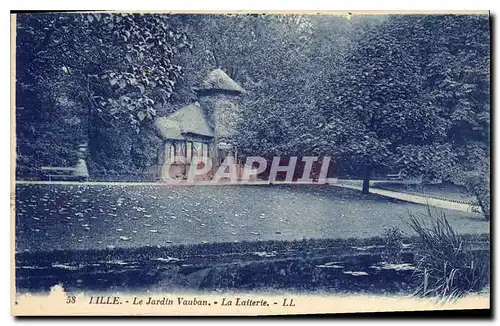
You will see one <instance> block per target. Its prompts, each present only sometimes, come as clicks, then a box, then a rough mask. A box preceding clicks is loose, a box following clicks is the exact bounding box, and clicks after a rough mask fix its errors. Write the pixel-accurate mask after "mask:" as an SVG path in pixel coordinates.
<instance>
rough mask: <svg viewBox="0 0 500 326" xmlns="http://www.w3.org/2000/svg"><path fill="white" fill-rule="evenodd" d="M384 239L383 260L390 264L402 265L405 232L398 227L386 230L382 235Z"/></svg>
mask: <svg viewBox="0 0 500 326" xmlns="http://www.w3.org/2000/svg"><path fill="white" fill-rule="evenodd" d="M382 238H383V239H384V251H383V252H382V259H383V260H384V261H386V262H388V263H390V264H399V263H401V253H402V252H403V231H401V229H400V228H398V227H390V228H386V229H384V233H383V234H382Z"/></svg>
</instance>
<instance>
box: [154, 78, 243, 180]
mask: <svg viewBox="0 0 500 326" xmlns="http://www.w3.org/2000/svg"><path fill="white" fill-rule="evenodd" d="M193 90H194V92H195V93H196V96H197V101H196V102H194V103H191V104H189V105H187V106H184V107H182V108H180V109H179V110H177V111H176V112H174V113H172V114H170V115H168V116H163V117H157V118H156V119H155V121H154V125H155V128H156V130H157V131H158V133H159V135H160V137H161V138H162V139H163V145H162V147H161V149H160V154H159V155H158V167H159V169H158V172H157V173H158V177H159V179H160V180H164V179H166V178H167V176H166V173H169V174H170V176H171V177H182V176H183V175H185V174H186V171H188V170H189V168H190V164H191V161H192V160H193V158H194V157H195V156H198V157H208V159H210V160H211V161H212V166H213V167H216V166H218V165H219V164H220V163H221V162H222V160H223V159H224V158H225V157H226V156H227V155H233V156H235V157H236V155H237V153H236V152H235V151H234V149H233V144H232V143H231V138H232V136H233V135H234V133H235V124H236V118H235V117H236V116H237V115H238V110H239V107H238V105H237V103H236V101H235V99H236V97H237V96H239V95H240V94H241V93H243V92H244V90H243V88H241V86H240V85H238V83H236V82H235V81H234V80H232V79H231V78H230V77H229V76H228V75H227V74H226V73H225V72H224V71H222V70H221V69H215V70H212V71H211V72H210V73H209V74H208V75H207V77H206V78H205V80H204V82H203V84H202V86H201V87H200V88H194V89H193ZM206 178H209V175H207V176H206Z"/></svg>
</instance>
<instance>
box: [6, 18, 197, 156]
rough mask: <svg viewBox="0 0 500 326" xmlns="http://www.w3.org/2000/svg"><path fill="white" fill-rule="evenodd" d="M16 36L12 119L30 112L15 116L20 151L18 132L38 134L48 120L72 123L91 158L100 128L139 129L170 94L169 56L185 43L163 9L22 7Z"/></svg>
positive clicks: (175, 70)
mask: <svg viewBox="0 0 500 326" xmlns="http://www.w3.org/2000/svg"><path fill="white" fill-rule="evenodd" d="M16 41H17V43H16V47H17V71H16V72H17V76H16V78H17V84H16V90H17V94H18V95H17V97H16V101H17V103H16V106H17V107H21V108H22V109H21V110H18V114H17V116H18V121H23V119H26V117H30V116H31V117H33V118H30V121H29V123H26V124H24V123H23V124H21V125H19V124H18V126H19V127H18V130H17V132H18V139H20V145H21V147H18V153H20V154H21V156H23V155H25V156H26V155H29V152H30V150H29V144H23V143H22V141H23V139H26V140H30V137H29V134H30V132H31V134H32V135H34V134H36V135H38V137H39V138H41V139H44V138H45V135H46V132H47V129H50V128H47V124H49V125H52V126H53V127H54V128H56V129H58V131H59V132H63V133H64V132H65V133H66V134H71V135H75V134H77V132H76V130H75V128H76V127H75V125H78V127H79V128H80V129H83V130H84V132H85V134H84V136H83V138H84V139H85V138H87V139H88V142H89V145H90V150H91V154H92V155H93V158H95V159H98V158H97V156H98V155H99V153H100V152H101V151H100V150H99V146H101V147H102V146H103V143H106V142H105V141H104V142H103V141H102V139H99V137H100V135H101V133H100V131H102V129H106V128H107V129H110V130H117V131H121V132H122V138H123V137H125V136H124V135H123V134H124V133H128V130H132V131H135V132H137V131H139V130H140V129H141V125H144V126H147V121H149V120H151V119H152V118H153V117H154V115H155V109H154V105H155V104H156V103H165V102H167V101H168V100H169V98H170V97H171V95H172V94H173V92H174V88H175V86H176V83H177V81H178V80H179V78H180V77H181V74H182V72H181V69H182V68H181V66H179V65H177V64H176V62H175V58H176V56H177V55H178V53H179V51H181V50H182V49H183V48H186V47H188V46H189V43H188V39H187V36H186V35H185V33H183V32H182V31H179V30H177V29H174V28H173V27H172V25H171V24H170V17H169V16H168V15H153V14H21V15H18V18H17V39H16ZM37 111H38V112H37ZM35 112H36V113H35ZM66 116H67V117H68V119H70V121H73V124H71V123H70V124H69V126H66V128H67V129H66V130H64V126H63V125H64V123H61V121H58V120H59V119H58V118H59V117H66ZM42 121H45V122H46V123H40V122H42ZM51 121H52V122H53V123H50V122H51ZM56 121H57V122H56ZM78 121H80V123H79V122H78ZM83 125H85V127H83ZM30 129H31V130H30ZM34 129H36V131H34ZM129 137H130V135H128V136H126V137H125V138H129ZM56 138H58V139H59V140H60V139H64V137H63V136H60V137H56ZM49 143H50V142H49ZM58 145H59V146H58V147H74V146H75V145H76V144H72V143H70V142H66V141H63V142H62V143H61V142H60V143H59V144H58ZM23 146H24V147H23ZM26 147H28V148H26ZM25 148H26V149H25ZM54 149H55V150H57V147H55V148H52V149H44V150H47V151H48V150H54ZM155 151H156V149H155ZM54 154H56V155H54ZM57 154H60V153H51V157H57V156H58V155H57ZM63 156H64V155H63ZM40 163H47V162H38V164H40Z"/></svg>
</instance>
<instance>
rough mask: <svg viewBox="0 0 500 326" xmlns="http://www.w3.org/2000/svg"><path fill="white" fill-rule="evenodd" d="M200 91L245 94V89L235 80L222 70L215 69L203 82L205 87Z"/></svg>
mask: <svg viewBox="0 0 500 326" xmlns="http://www.w3.org/2000/svg"><path fill="white" fill-rule="evenodd" d="M200 90H205V91H206V90H224V91H230V92H238V93H241V92H244V89H243V88H242V87H241V86H240V85H239V84H238V83H237V82H235V81H234V80H232V79H231V77H229V76H228V75H227V74H226V73H225V72H224V71H223V70H222V69H214V70H212V71H210V73H209V74H208V76H207V77H206V78H205V80H203V85H202V87H201V88H200Z"/></svg>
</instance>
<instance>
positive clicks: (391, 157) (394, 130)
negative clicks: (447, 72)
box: [319, 18, 448, 193]
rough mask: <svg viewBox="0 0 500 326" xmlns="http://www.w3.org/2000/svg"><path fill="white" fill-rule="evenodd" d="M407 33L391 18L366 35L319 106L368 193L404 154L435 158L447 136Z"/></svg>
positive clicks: (327, 132)
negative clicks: (380, 171)
mask: <svg viewBox="0 0 500 326" xmlns="http://www.w3.org/2000/svg"><path fill="white" fill-rule="evenodd" d="M407 28H408V23H405V22H404V21H400V20H393V19H391V18H389V19H388V20H387V21H386V22H384V23H383V24H380V25H378V26H375V27H373V28H371V29H369V30H367V31H366V32H365V33H364V34H362V35H361V37H360V38H359V40H357V41H356V42H355V43H354V46H353V48H352V49H351V51H349V52H348V53H347V54H346V56H345V59H344V60H343V62H344V63H345V65H344V66H343V67H342V68H341V69H340V70H339V71H337V72H334V73H333V76H332V78H331V81H330V83H328V84H327V85H325V86H326V87H327V88H328V89H330V90H331V96H329V97H327V98H325V100H324V101H323V102H322V103H321V104H320V105H319V110H320V111H321V112H322V115H323V116H325V117H326V120H327V121H326V124H325V125H324V131H323V135H324V137H326V138H327V139H328V140H329V143H330V148H331V150H332V152H334V153H336V157H337V160H338V161H339V162H347V163H348V164H349V165H352V166H357V167H360V168H361V169H362V174H363V192H364V193H368V191H369V180H370V174H371V172H372V171H373V170H374V169H377V168H381V167H389V168H390V167H394V166H395V165H396V164H395V163H397V162H401V160H402V159H403V158H402V157H401V155H400V154H401V153H402V152H405V153H406V152H412V153H415V152H422V153H423V155H424V156H426V157H427V158H428V159H431V158H430V157H429V156H431V155H430V152H428V149H429V148H432V147H434V146H436V144H437V143H439V142H440V141H442V139H443V138H444V136H445V135H446V120H444V119H442V118H441V117H440V116H439V115H438V114H437V112H436V108H435V106H434V105H433V103H432V101H431V99H430V98H429V96H427V94H426V93H425V92H424V91H423V86H424V77H423V75H422V71H421V69H420V66H419V61H418V58H417V57H416V56H415V53H414V51H413V44H412V40H411V39H410V38H405V37H401V36H402V35H403V34H402V31H404V30H405V29H407ZM403 160H404V159H403ZM447 162H448V160H447V158H446V157H444V158H443V160H441V163H442V164H448V163H447ZM403 163H405V164H402V165H408V164H410V162H403Z"/></svg>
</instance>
